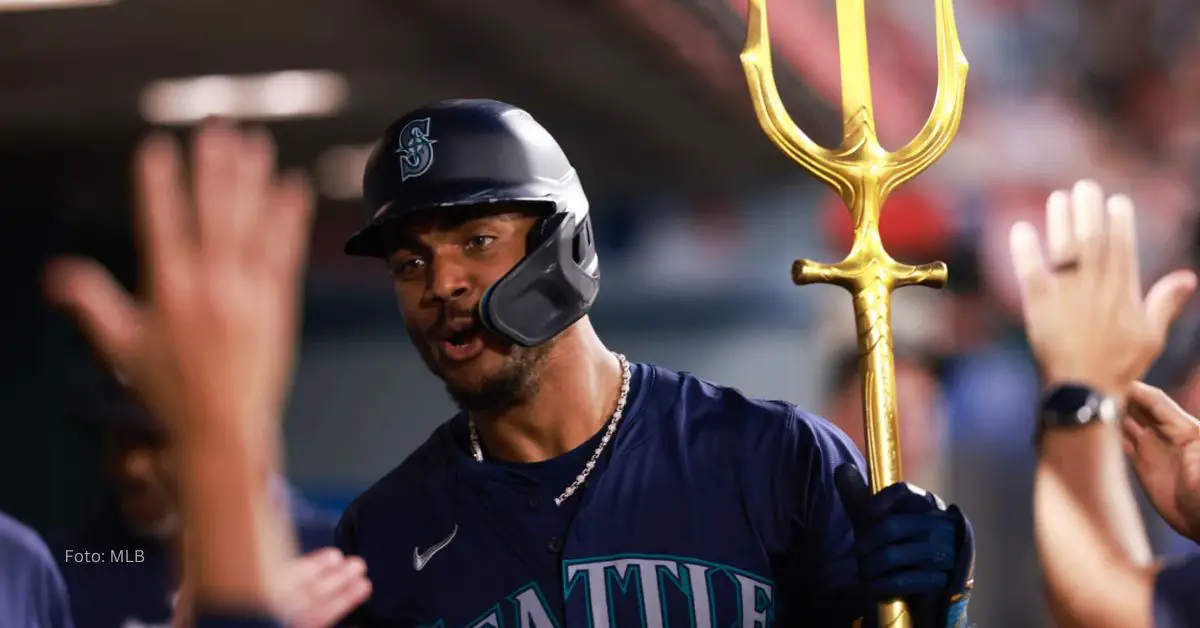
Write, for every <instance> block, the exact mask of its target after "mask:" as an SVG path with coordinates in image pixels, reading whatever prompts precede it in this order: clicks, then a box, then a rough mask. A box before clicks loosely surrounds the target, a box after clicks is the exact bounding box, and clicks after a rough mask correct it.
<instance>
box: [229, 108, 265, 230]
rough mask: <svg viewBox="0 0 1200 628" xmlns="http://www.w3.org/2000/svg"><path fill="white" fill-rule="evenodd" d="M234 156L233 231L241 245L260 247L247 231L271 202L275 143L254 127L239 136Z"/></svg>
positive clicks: (261, 130)
mask: <svg viewBox="0 0 1200 628" xmlns="http://www.w3.org/2000/svg"><path fill="white" fill-rule="evenodd" d="M240 144H241V150H240V152H239V153H238V155H237V167H238V172H237V176H238V184H237V188H236V194H237V201H236V203H235V205H234V207H232V208H231V212H232V214H231V216H230V219H231V220H232V224H233V232H234V234H235V237H237V238H238V241H239V242H240V243H241V244H242V246H246V245H247V244H248V245H249V246H261V242H258V238H255V237H252V236H253V234H252V233H251V231H252V230H253V229H254V227H255V225H256V224H258V221H259V219H260V217H261V216H262V214H263V213H264V212H265V211H266V209H267V207H266V205H267V203H269V202H270V200H271V198H270V197H271V190H272V186H273V184H274V176H275V144H274V142H273V141H272V140H271V136H270V135H269V134H268V133H267V130H266V129H265V128H263V127H260V126H256V127H254V128H251V129H249V130H248V131H246V132H245V133H244V134H243V135H242V137H241V142H240Z"/></svg>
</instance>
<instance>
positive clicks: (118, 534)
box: [57, 497, 335, 628]
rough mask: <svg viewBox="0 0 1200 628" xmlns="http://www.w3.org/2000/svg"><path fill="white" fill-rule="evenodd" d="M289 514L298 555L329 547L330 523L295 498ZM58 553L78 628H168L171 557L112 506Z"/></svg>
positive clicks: (172, 579) (174, 585)
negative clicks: (127, 523) (134, 529)
mask: <svg viewBox="0 0 1200 628" xmlns="http://www.w3.org/2000/svg"><path fill="white" fill-rule="evenodd" d="M289 508H290V510H291V512H292V517H293V521H294V522H295V526H296V528H295V529H296V536H297V541H298V542H299V544H300V546H301V549H302V550H303V551H305V552H308V551H312V550H315V549H320V548H322V547H329V546H331V545H333V529H334V524H335V522H334V519H333V517H331V516H328V515H326V514H325V513H322V512H320V511H318V510H316V509H314V508H313V507H312V506H311V505H310V504H308V503H307V502H305V501H304V500H302V499H299V498H296V497H292V498H291V499H290V503H289ZM57 552H58V559H59V560H60V561H63V574H64V575H65V576H66V580H67V588H68V590H69V591H70V593H71V609H72V614H73V615H74V617H75V625H76V627H77V628H131V627H136V628H160V627H162V628H166V627H167V626H169V625H170V622H171V614H172V612H173V610H174V603H175V595H176V589H177V586H178V582H177V578H176V571H177V569H176V556H175V555H174V552H173V551H172V549H171V548H170V547H168V546H167V545H166V544H164V543H161V542H158V541H154V540H150V539H145V538H142V537H139V536H137V535H135V534H133V533H132V532H130V531H129V529H128V528H127V527H126V526H125V524H124V522H123V521H122V520H121V517H120V515H119V513H118V511H117V510H116V507H115V506H113V507H111V508H106V509H105V510H104V512H103V513H102V515H101V517H100V518H98V519H97V520H96V521H95V522H93V523H92V524H90V525H89V526H88V527H87V528H86V529H85V530H84V531H83V533H82V534H81V535H79V537H78V538H76V539H73V540H71V541H69V542H68V543H66V544H64V545H63V546H62V547H61V548H60V549H58V550H57Z"/></svg>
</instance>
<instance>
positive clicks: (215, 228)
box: [192, 120, 241, 251]
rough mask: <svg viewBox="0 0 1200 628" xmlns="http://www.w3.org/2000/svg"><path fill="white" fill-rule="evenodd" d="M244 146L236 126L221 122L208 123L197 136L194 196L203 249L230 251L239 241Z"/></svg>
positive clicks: (193, 166)
mask: <svg viewBox="0 0 1200 628" xmlns="http://www.w3.org/2000/svg"><path fill="white" fill-rule="evenodd" d="M240 144H241V142H240V138H239V137H238V135H237V132H236V131H235V130H234V129H233V127H232V126H231V125H230V124H229V123H227V122H224V121H220V120H217V121H212V122H209V123H206V124H205V125H204V126H203V127H201V128H200V129H199V130H198V131H197V132H196V135H195V140H194V142H193V145H192V163H193V165H192V169H193V178H192V191H193V192H192V193H193V194H194V195H195V199H196V207H195V211H196V225H197V227H198V230H199V236H200V246H201V247H203V248H204V249H206V250H210V251H222V250H229V249H231V248H232V247H233V245H234V242H235V236H236V232H235V230H234V225H235V221H234V220H233V215H234V214H235V213H236V212H237V210H238V209H239V208H238V207H237V206H236V202H237V192H238V167H239V162H240V157H241V156H240V155H239V150H240Z"/></svg>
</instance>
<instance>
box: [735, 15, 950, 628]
mask: <svg viewBox="0 0 1200 628" xmlns="http://www.w3.org/2000/svg"><path fill="white" fill-rule="evenodd" d="M749 2H750V10H749V14H748V17H747V30H746V46H745V48H744V49H743V50H742V54H741V61H742V66H743V68H744V69H745V71H746V82H747V83H748V84H749V86H750V98H751V100H753V102H754V111H755V113H756V114H757V116H758V122H759V124H760V125H761V126H762V129H763V131H764V132H765V133H766V134H767V136H768V137H770V138H771V141H773V142H774V143H775V145H776V146H778V147H779V148H780V150H782V151H783V152H784V153H786V154H787V155H788V156H789V157H791V158H792V159H793V160H795V161H796V162H797V163H799V164H800V165H802V166H804V167H805V168H806V169H807V170H809V171H810V172H812V173H813V174H814V175H815V176H816V177H818V178H819V179H821V180H822V181H824V182H825V183H826V184H828V185H829V186H830V187H832V188H833V189H834V190H835V191H836V192H837V193H838V195H839V196H841V197H842V200H843V201H844V202H845V204H846V207H847V208H848V209H849V210H850V215H851V217H852V219H853V223H854V244H853V246H852V247H851V249H850V252H849V254H847V255H846V258H845V259H843V260H842V261H840V262H838V263H836V264H821V263H818V262H814V261H811V260H803V259H802V260H797V261H796V262H795V264H793V266H792V280H793V281H794V282H795V283H796V284H797V285H805V284H813V283H829V284H834V285H838V286H841V287H842V288H845V289H846V290H847V291H849V292H850V295H851V297H852V299H853V301H854V317H855V326H856V328H857V331H858V349H859V354H860V356H861V358H860V360H861V361H860V364H859V372H860V374H861V375H862V392H863V420H864V423H865V428H866V430H865V431H866V435H867V452H866V453H867V462H868V464H869V467H870V478H871V489H872V490H873V491H876V492H878V491H880V490H882V489H883V488H884V487H886V486H889V485H891V484H894V483H896V482H900V481H902V479H903V476H902V474H901V467H900V442H899V437H898V430H897V424H896V387H895V382H896V371H895V361H894V358H893V355H892V327H891V309H892V308H891V301H892V290H894V289H896V288H900V287H903V286H912V285H921V286H930V287H933V288H940V287H942V286H943V285H945V283H946V276H947V270H946V265H945V264H944V263H941V262H936V263H932V264H925V265H922V266H910V265H907V264H901V263H900V262H897V261H896V260H894V259H892V256H891V255H889V254H888V252H887V250H886V249H885V248H884V246H883V241H882V239H881V238H880V235H879V216H880V213H881V211H882V209H883V204H884V202H885V201H886V200H887V197H888V195H889V194H890V193H891V192H892V190H894V189H896V188H897V187H898V186H900V185H901V184H903V183H904V182H906V181H908V180H909V179H911V178H913V177H915V176H916V175H918V174H920V173H921V172H922V171H923V170H925V169H926V168H928V167H929V166H930V165H931V164H932V163H933V162H934V161H936V160H937V159H938V157H941V155H942V153H944V152H945V151H946V148H948V147H949V146H950V142H951V140H953V139H954V134H955V133H956V132H957V131H958V125H959V122H960V121H961V120H962V110H963V97H964V92H965V91H966V85H967V67H968V66H967V59H966V56H965V55H963V51H962V46H961V45H960V44H959V41H958V29H957V27H956V26H955V22H954V8H953V6H952V5H951V0H935V2H936V7H937V59H938V86H937V96H936V98H935V100H934V103H933V111H932V112H931V113H930V115H929V119H928V120H927V121H926V122H925V126H924V128H922V129H921V132H920V133H919V134H918V135H917V136H916V137H915V138H913V140H912V141H910V142H909V143H908V145H906V146H904V147H903V148H901V149H900V150H898V151H895V152H888V151H886V150H884V149H883V147H882V146H880V144H879V139H878V137H877V136H876V133H875V112H874V106H873V104H872V102H871V74H870V66H869V63H868V59H867V20H866V10H865V7H864V3H865V0H837V24H838V50H839V54H840V57H841V74H842V118H843V139H842V144H841V146H839V147H838V148H836V149H829V148H825V147H822V146H819V145H817V144H816V143H815V142H813V141H812V139H810V138H809V137H808V136H807V135H806V134H805V133H804V131H801V130H800V129H799V128H798V127H797V126H796V123H795V122H793V121H792V119H791V116H789V115H788V113H787V110H786V109H785V108H784V106H783V102H782V101H781V100H780V98H779V90H778V89H777V88H776V86H775V74H774V71H773V70H772V68H771V42H770V36H769V34H768V32H767V11H766V0H749ZM879 625H880V626H887V627H896V628H911V626H912V620H911V617H910V616H909V614H908V611H907V609H906V608H905V606H904V603H903V602H901V601H891V602H887V603H884V604H882V605H881V606H880V609H879Z"/></svg>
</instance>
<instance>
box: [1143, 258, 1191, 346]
mask: <svg viewBox="0 0 1200 628" xmlns="http://www.w3.org/2000/svg"><path fill="white" fill-rule="evenodd" d="M1195 290H1196V275H1195V274H1194V273H1192V271H1190V270H1177V271H1175V272H1173V273H1170V274H1168V275H1167V276H1166V277H1163V278H1162V279H1159V280H1158V281H1157V282H1156V283H1155V284H1154V286H1152V287H1151V288H1150V292H1148V293H1147V294H1146V317H1147V318H1148V319H1149V321H1150V328H1151V329H1152V330H1153V331H1154V333H1155V334H1157V337H1158V338H1166V337H1167V330H1168V329H1169V328H1170V327H1171V323H1172V322H1174V321H1175V317H1176V316H1179V311H1180V310H1181V309H1183V304H1184V303H1185V302H1187V300H1188V297H1190V296H1192V292H1194V291H1195Z"/></svg>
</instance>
